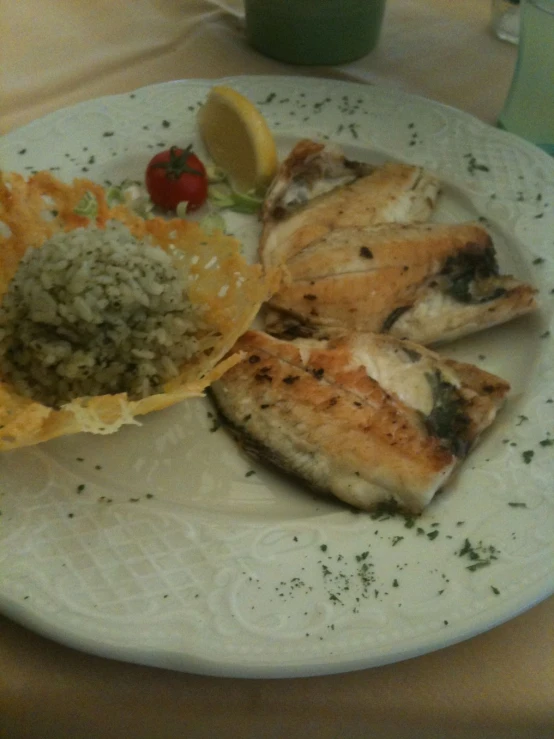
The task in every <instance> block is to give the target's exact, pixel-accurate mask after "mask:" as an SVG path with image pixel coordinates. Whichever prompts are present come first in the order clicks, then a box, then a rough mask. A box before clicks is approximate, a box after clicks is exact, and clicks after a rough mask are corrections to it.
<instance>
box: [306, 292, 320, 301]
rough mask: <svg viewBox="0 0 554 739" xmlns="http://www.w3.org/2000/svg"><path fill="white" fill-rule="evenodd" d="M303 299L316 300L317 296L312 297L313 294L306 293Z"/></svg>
mask: <svg viewBox="0 0 554 739" xmlns="http://www.w3.org/2000/svg"><path fill="white" fill-rule="evenodd" d="M303 298H304V300H317V295H314V294H313V293H306V295H304V296H303Z"/></svg>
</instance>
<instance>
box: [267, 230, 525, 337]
mask: <svg viewBox="0 0 554 739" xmlns="http://www.w3.org/2000/svg"><path fill="white" fill-rule="evenodd" d="M286 269H287V275H288V277H287V279H285V280H284V281H283V283H282V284H281V287H280V289H279V291H278V292H277V293H276V294H275V295H273V296H272V298H271V300H270V301H269V303H268V306H269V308H270V309H271V310H270V311H269V312H268V313H267V315H266V324H265V327H266V330H267V331H269V332H270V333H272V334H275V335H277V336H283V337H289V338H290V337H294V336H313V337H329V336H333V335H337V334H340V333H344V332H345V331H376V332H385V333H390V334H392V335H393V336H397V337H399V338H408V339H410V340H412V341H416V342H419V343H422V344H429V343H434V342H438V341H444V340H450V339H454V338H458V337H460V336H464V335H466V334H469V333H472V332H474V331H477V330H480V329H484V328H488V327H490V326H493V325H496V324H499V323H503V322H505V321H507V320H510V319H512V318H514V317H516V316H519V315H521V314H523V313H527V312H529V311H531V310H533V309H535V308H536V302H535V292H536V291H535V289H534V288H533V287H532V286H531V285H528V284H526V283H523V282H520V281H518V280H516V279H514V278H513V277H511V276H504V275H499V270H498V264H497V261H496V256H495V250H494V246H493V243H492V240H491V237H490V235H489V234H488V232H487V231H486V229H485V228H483V227H482V226H481V225H479V224H474V223H469V224H435V223H433V224H431V223H427V224H414V225H402V224H394V225H383V226H379V227H361V228H360V227H352V226H350V227H343V228H338V229H335V230H333V231H331V232H329V233H327V234H326V235H325V236H323V237H322V238H319V239H316V240H314V241H312V242H311V243H310V244H309V245H308V246H306V247H305V248H304V249H302V250H301V251H299V252H297V253H296V254H294V255H293V256H291V257H289V259H288V260H287V263H286Z"/></svg>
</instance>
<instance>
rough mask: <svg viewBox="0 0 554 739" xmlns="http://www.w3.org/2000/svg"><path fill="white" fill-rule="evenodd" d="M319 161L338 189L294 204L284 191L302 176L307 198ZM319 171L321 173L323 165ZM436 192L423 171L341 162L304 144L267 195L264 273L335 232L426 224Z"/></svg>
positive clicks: (435, 183)
mask: <svg viewBox="0 0 554 739" xmlns="http://www.w3.org/2000/svg"><path fill="white" fill-rule="evenodd" d="M318 157H319V158H320V159H323V160H324V162H325V161H326V160H325V157H327V159H329V158H330V159H331V164H330V165H329V168H332V167H333V166H335V169H336V170H337V171H334V172H333V173H332V176H331V177H330V181H331V182H334V183H336V185H337V186H336V187H335V188H334V189H331V190H329V191H327V192H325V193H323V194H320V195H315V197H314V196H313V193H312V194H311V195H310V194H306V193H304V196H305V200H304V201H302V199H300V201H298V202H297V201H296V200H295V198H294V194H291V193H290V192H289V190H288V188H290V189H291V190H292V189H293V186H294V187H296V186H297V182H298V181H301V182H302V183H303V186H304V180H301V177H300V175H299V174H298V171H300V173H301V174H302V175H303V176H304V175H305V179H306V183H305V189H306V192H307V193H310V187H311V186H312V185H313V182H312V181H311V179H310V178H312V179H313V178H314V176H315V175H314V173H313V172H312V170H311V168H313V167H314V158H315V160H316V161H317V159H318ZM321 167H322V168H323V169H324V168H325V163H323V164H322V165H321ZM306 170H307V174H306ZM295 173H296V175H295V176H296V178H297V180H296V181H295V180H294V174H295ZM315 192H317V191H315ZM438 192H439V184H438V181H437V179H436V178H435V177H433V176H432V175H431V174H430V173H428V172H426V171H425V170H423V169H422V168H421V167H416V166H412V165H408V164H399V163H396V162H388V163H386V164H383V165H381V166H372V165H364V164H362V163H358V162H350V161H349V160H347V159H346V158H345V157H344V156H341V155H337V154H334V153H329V152H327V150H326V149H325V147H322V145H321V144H315V143H314V142H309V141H302V142H300V143H299V144H298V145H297V146H296V147H295V148H294V149H293V150H292V152H291V153H290V154H289V156H288V157H287V159H286V160H285V161H284V162H283V164H282V166H281V168H280V170H279V172H278V174H277V177H276V179H275V181H274V183H273V185H272V187H271V188H270V190H269V192H268V194H267V197H266V201H265V205H264V209H263V214H262V218H263V223H264V226H263V231H262V236H261V239H260V260H261V262H262V264H264V265H265V266H266V267H269V266H280V265H282V264H283V263H284V262H286V261H287V260H288V259H289V258H290V257H292V256H294V255H295V254H297V253H298V252H299V251H301V250H302V249H303V248H304V247H306V246H307V245H308V244H310V243H312V242H313V241H315V240H316V239H321V238H323V237H324V236H325V235H326V234H327V233H329V232H330V231H332V230H334V229H337V228H343V227H364V226H376V225H379V224H383V223H415V222H423V221H426V220H427V219H428V218H429V216H430V214H431V211H432V209H433V207H434V204H435V202H436V199H437V196H438ZM287 193H288V195H287ZM286 197H288V200H287V199H286Z"/></svg>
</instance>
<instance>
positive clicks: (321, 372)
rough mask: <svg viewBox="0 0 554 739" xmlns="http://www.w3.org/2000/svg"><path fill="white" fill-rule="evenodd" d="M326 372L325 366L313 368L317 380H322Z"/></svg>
mask: <svg viewBox="0 0 554 739" xmlns="http://www.w3.org/2000/svg"><path fill="white" fill-rule="evenodd" d="M324 374H325V370H324V369H323V367H318V368H317V369H314V370H312V375H313V376H314V377H315V379H316V380H321V378H322V377H323V375H324Z"/></svg>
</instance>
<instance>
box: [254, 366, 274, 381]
mask: <svg viewBox="0 0 554 739" xmlns="http://www.w3.org/2000/svg"><path fill="white" fill-rule="evenodd" d="M270 369H271V367H262V369H261V370H260V371H259V372H256V374H255V375H254V379H255V380H256V382H273V377H272V376H271V375H270V374H268V373H269V370H270Z"/></svg>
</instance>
